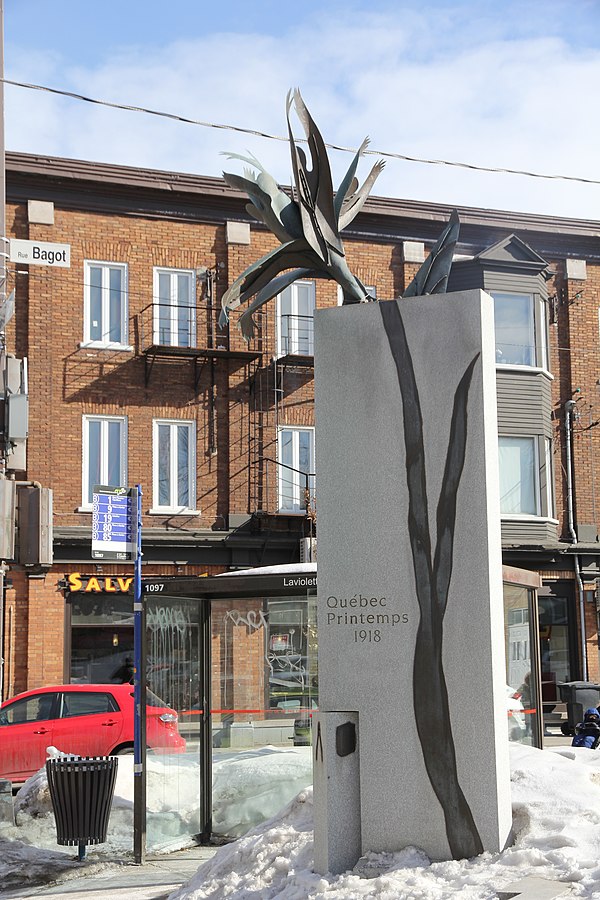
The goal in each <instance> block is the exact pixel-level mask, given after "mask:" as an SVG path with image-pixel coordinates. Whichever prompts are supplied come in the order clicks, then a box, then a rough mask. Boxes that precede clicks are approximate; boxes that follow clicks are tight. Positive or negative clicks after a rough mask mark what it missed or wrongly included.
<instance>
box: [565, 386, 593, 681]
mask: <svg viewBox="0 0 600 900" xmlns="http://www.w3.org/2000/svg"><path fill="white" fill-rule="evenodd" d="M575 405H576V404H575V401H574V400H567V402H566V403H565V435H566V457H567V522H568V527H569V535H570V537H571V541H572V543H573V544H576V543H577V532H576V531H575V524H574V516H573V467H572V449H571V434H572V427H573V425H572V423H573V411H574V409H575ZM573 559H574V561H575V563H574V568H575V578H576V580H577V593H578V596H579V624H580V632H581V662H582V676H583V680H584V681H587V680H588V665H587V645H586V640H585V599H584V594H583V582H582V580H581V569H580V567H579V554H577V553H576V554H575V555H574V557H573Z"/></svg>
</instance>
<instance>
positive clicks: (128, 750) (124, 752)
mask: <svg viewBox="0 0 600 900" xmlns="http://www.w3.org/2000/svg"><path fill="white" fill-rule="evenodd" d="M112 755H113V756H133V744H126V745H125V746H124V747H118V748H117V749H116V750H113V753H112Z"/></svg>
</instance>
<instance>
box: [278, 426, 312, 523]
mask: <svg viewBox="0 0 600 900" xmlns="http://www.w3.org/2000/svg"><path fill="white" fill-rule="evenodd" d="M277 449H278V462H279V466H278V467H277V468H278V482H279V509H280V510H281V511H282V512H292V513H300V512H305V511H306V508H307V499H310V497H312V496H313V495H314V492H315V476H314V470H315V432H314V428H280V430H279V434H278V448H277ZM307 490H308V492H309V496H308V498H307V496H306V492H307Z"/></svg>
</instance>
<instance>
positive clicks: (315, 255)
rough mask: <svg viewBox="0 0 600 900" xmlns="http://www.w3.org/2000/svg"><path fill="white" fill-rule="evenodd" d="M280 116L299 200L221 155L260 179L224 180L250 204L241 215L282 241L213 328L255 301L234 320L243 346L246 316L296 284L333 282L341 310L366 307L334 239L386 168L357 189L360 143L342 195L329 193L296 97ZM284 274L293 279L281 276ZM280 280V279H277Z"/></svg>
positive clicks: (312, 131) (318, 146)
mask: <svg viewBox="0 0 600 900" xmlns="http://www.w3.org/2000/svg"><path fill="white" fill-rule="evenodd" d="M292 104H293V105H294V107H295V109H296V113H297V115H298V118H299V119H300V122H301V123H302V126H303V128H304V132H305V134H306V139H307V142H308V148H309V152H310V157H311V168H308V164H307V158H306V154H305V152H304V150H303V149H302V148H301V147H299V146H298V145H297V144H296V143H295V141H294V136H293V134H292V128H291V124H290V109H291V107H292ZM286 116H287V122H288V132H289V136H290V150H291V154H292V167H293V173H294V182H295V196H296V198H297V199H291V198H290V197H288V195H287V194H285V193H284V192H283V191H282V190H281V189H280V188H279V186H278V185H277V183H276V182H275V179H274V178H273V177H272V176H271V175H269V173H268V172H266V171H265V169H264V168H263V167H262V165H261V164H260V162H259V161H258V160H257V159H256V157H254V156H239V155H238V154H234V153H232V154H227V156H228V158H229V159H241V160H243V161H244V162H247V163H249V164H250V165H251V166H252V167H253V169H256V170H258V172H259V174H258V175H256V174H255V173H254V172H253V171H251V170H250V169H246V170H245V171H244V175H245V177H244V178H242V177H240V176H239V175H232V174H230V173H228V172H224V173H223V177H224V179H225V181H226V182H227V184H228V185H230V187H233V188H236V189H237V190H242V191H245V192H246V193H247V194H248V196H249V197H250V200H251V201H252V204H248V206H247V207H246V209H247V210H248V212H249V213H250V214H251V215H252V216H254V218H256V219H258V220H259V221H260V222H263V224H265V225H266V226H267V228H269V229H270V230H271V231H272V232H273V234H274V235H276V236H277V237H278V238H279V240H280V241H281V246H280V247H278V248H277V249H276V250H273V251H271V253H267V255H266V256H263V257H262V259H259V260H258V261H257V262H255V263H253V264H252V265H251V266H249V267H248V268H247V269H246V271H245V272H243V273H242V274H241V275H240V277H239V278H237V279H236V280H235V281H234V283H233V284H232V285H231V287H229V288H228V290H227V291H226V292H225V294H224V296H223V300H222V307H223V309H222V312H221V318H220V321H219V324H220V325H221V326H224V325H225V324H227V322H228V320H229V311H230V310H231V309H235V308H236V307H237V306H239V305H240V304H241V303H244V302H245V301H246V300H249V299H250V298H251V297H254V296H255V295H256V296H255V299H254V300H253V302H252V303H251V305H250V306H249V307H248V309H247V310H246V311H245V312H244V313H243V315H242V316H240V321H239V327H240V329H241V331H242V334H243V336H244V338H245V339H246V340H249V339H250V338H251V337H252V335H253V333H254V321H253V319H252V314H253V313H254V312H255V311H256V310H257V309H258V308H259V307H261V306H262V305H263V304H264V303H266V302H267V301H268V300H271V298H272V297H274V296H275V295H276V294H278V293H280V291H282V290H283V289H284V288H286V287H287V286H288V285H290V284H292V283H293V282H294V281H296V280H297V279H298V278H306V277H310V278H331V279H334V280H335V281H337V283H338V284H339V285H340V286H341V287H342V290H343V292H344V300H343V302H344V303H361V302H364V301H368V300H371V299H372V298H371V297H369V295H368V292H367V290H366V288H365V286H364V285H363V284H362V282H361V281H360V280H359V279H358V278H356V277H355V276H354V275H353V274H352V273H351V271H350V269H349V268H348V264H347V263H346V257H345V255H344V245H343V243H342V239H341V237H340V231H341V230H342V229H343V228H345V227H346V226H347V225H349V224H350V222H352V220H353V219H354V217H355V216H356V215H357V213H358V212H359V211H360V210H361V209H362V207H363V205H364V202H365V200H366V199H367V197H368V195H369V192H370V190H371V188H372V187H373V184H374V183H375V180H376V178H377V176H378V175H379V173H380V172H381V170H382V169H383V166H384V162H383V160H379V161H378V162H376V163H375V165H374V166H373V168H372V169H371V172H370V173H369V175H368V177H367V179H366V181H365V182H364V184H363V185H362V186H361V187H360V188H359V186H358V181H357V179H356V177H355V173H356V169H357V167H358V161H359V159H360V157H361V156H362V154H363V153H364V151H365V150H366V148H367V146H368V139H366V140H364V141H363V143H362V144H361V146H360V148H359V150H358V152H357V153H356V155H355V157H354V159H353V160H352V163H351V164H350V167H349V169H348V171H347V172H346V175H345V176H344V178H343V180H342V183H341V184H340V187H339V188H338V190H337V191H336V192H335V193H334V190H333V183H332V179H331V168H330V166H329V159H328V157H327V150H326V148H325V142H324V141H323V138H322V137H321V133H320V131H319V129H318V128H317V126H316V125H315V123H314V121H313V119H312V117H311V115H310V113H309V111H308V109H307V108H306V106H305V104H304V101H303V100H302V97H301V96H300V91H298V90H295V91H294V92H293V93H292V92H290V93H288V95H287V100H286ZM287 269H292V271H290V272H288V271H285V270H287ZM282 272H284V273H285V274H280V273H282Z"/></svg>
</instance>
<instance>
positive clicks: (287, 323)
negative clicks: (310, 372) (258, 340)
mask: <svg viewBox="0 0 600 900" xmlns="http://www.w3.org/2000/svg"><path fill="white" fill-rule="evenodd" d="M277 324H278V335H277V337H278V340H277V349H278V353H277V363H278V364H280V365H283V366H294V367H297V368H312V366H314V361H315V360H314V353H315V349H314V348H315V330H314V329H315V321H314V318H313V316H312V315H310V316H297V315H292V314H286V315H280V316H279V318H278V323H277Z"/></svg>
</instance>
